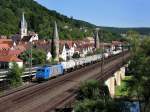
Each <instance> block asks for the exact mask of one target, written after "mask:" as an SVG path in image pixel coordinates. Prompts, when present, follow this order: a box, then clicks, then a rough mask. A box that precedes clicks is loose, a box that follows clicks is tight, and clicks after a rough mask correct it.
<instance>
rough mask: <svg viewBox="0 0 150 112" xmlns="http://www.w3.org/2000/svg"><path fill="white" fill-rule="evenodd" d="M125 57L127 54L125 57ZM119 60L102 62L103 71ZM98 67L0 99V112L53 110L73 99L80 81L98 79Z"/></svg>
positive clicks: (84, 69)
mask: <svg viewBox="0 0 150 112" xmlns="http://www.w3.org/2000/svg"><path fill="white" fill-rule="evenodd" d="M127 55H129V54H126V55H125V56H127ZM117 58H118V59H117ZM116 59H117V60H116ZM121 60H122V58H121V57H120V55H118V56H115V57H112V58H109V59H108V60H106V61H104V69H105V70H106V69H108V68H111V67H113V66H115V65H117V64H119V62H121ZM110 62H112V63H110ZM100 65H101V62H99V63H96V64H93V65H90V66H87V67H86V68H82V69H80V70H77V71H74V72H71V73H68V74H66V75H63V76H61V77H58V78H56V79H52V80H50V81H47V82H45V83H41V84H39V85H35V86H33V87H29V88H26V89H24V90H21V91H17V92H14V93H13V94H9V95H7V96H4V97H1V98H0V112H34V111H35V112H46V111H49V110H54V108H55V107H56V106H58V105H60V104H62V103H63V102H65V101H67V100H68V99H73V98H74V95H75V94H74V92H75V91H74V88H77V87H78V86H79V84H80V82H81V81H84V80H87V79H90V78H91V77H94V78H99V72H100V69H99V66H100ZM111 69H112V68H111ZM106 71H108V70H106ZM100 77H102V76H100ZM105 77H106V76H105Z"/></svg>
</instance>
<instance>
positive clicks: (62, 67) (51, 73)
mask: <svg viewBox="0 0 150 112" xmlns="http://www.w3.org/2000/svg"><path fill="white" fill-rule="evenodd" d="M121 52H122V50H117V51H113V52H112V53H104V54H103V57H104V58H108V57H109V56H112V55H117V54H119V53H121ZM101 59H102V55H101V54H96V55H92V56H87V57H84V58H78V59H72V60H69V61H63V62H60V63H59V64H57V65H51V66H43V67H40V68H38V69H37V72H36V75H35V78H36V80H47V79H50V78H51V77H55V76H59V75H63V74H64V73H65V72H70V71H72V70H75V69H78V68H81V67H83V66H86V65H89V64H91V63H96V62H98V61H101Z"/></svg>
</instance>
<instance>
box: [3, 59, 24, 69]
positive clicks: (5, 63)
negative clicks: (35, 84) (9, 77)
mask: <svg viewBox="0 0 150 112" xmlns="http://www.w3.org/2000/svg"><path fill="white" fill-rule="evenodd" d="M14 62H15V63H17V64H18V66H19V67H20V68H22V67H23V61H22V60H20V59H19V58H17V57H16V56H3V57H2V56H0V69H8V68H11V67H12V64H13V63H14Z"/></svg>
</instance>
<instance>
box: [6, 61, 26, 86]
mask: <svg viewBox="0 0 150 112" xmlns="http://www.w3.org/2000/svg"><path fill="white" fill-rule="evenodd" d="M23 71H24V69H23V68H19V66H18V64H17V63H13V64H12V67H11V68H10V69H9V72H8V74H7V78H8V80H9V81H10V85H11V86H12V87H17V86H20V85H21V84H22V78H21V76H22V75H23Z"/></svg>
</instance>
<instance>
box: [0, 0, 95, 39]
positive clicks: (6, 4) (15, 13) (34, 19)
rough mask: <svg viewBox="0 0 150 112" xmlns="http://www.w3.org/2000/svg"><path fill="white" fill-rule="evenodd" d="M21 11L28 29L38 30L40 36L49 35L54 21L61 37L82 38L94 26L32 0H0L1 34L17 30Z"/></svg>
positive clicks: (47, 36) (8, 33) (89, 32)
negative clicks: (23, 13)
mask: <svg viewBox="0 0 150 112" xmlns="http://www.w3.org/2000/svg"><path fill="white" fill-rule="evenodd" d="M23 11H24V12H25V17H26V20H27V22H28V28H29V30H31V31H32V30H33V31H36V32H38V33H39V35H40V37H42V38H49V37H51V34H52V31H53V30H52V29H53V27H54V21H57V23H58V26H59V30H60V32H61V34H60V35H61V38H71V37H72V38H76V37H78V38H82V37H83V36H86V35H91V29H92V28H93V27H95V25H92V24H90V23H87V22H84V21H78V20H75V19H73V18H68V17H66V16H64V15H61V14H59V13H57V12H56V11H50V10H48V9H46V8H45V7H43V6H41V5H39V4H38V3H37V2H35V1H33V0H0V34H1V35H11V34H15V33H16V32H18V31H19V21H20V18H21V14H22V12H23ZM84 29H87V32H84Z"/></svg>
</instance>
